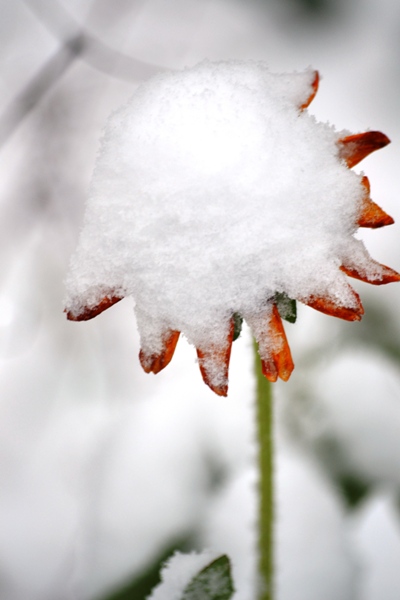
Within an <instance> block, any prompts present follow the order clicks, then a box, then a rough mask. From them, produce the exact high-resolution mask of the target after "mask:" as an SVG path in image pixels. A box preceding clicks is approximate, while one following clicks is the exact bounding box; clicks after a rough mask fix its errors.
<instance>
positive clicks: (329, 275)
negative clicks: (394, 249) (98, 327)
mask: <svg viewBox="0 0 400 600" xmlns="http://www.w3.org/2000/svg"><path fill="white" fill-rule="evenodd" d="M314 78H315V72H313V71H312V70H311V69H308V70H306V71H304V72H303V73H291V74H276V73H271V72H270V71H269V70H268V69H267V67H266V66H265V64H264V63H259V62H251V61H243V62H241V61H232V62H222V63H211V62H208V61H205V62H203V63H201V64H199V65H198V66H196V67H194V68H191V69H185V70H183V71H181V72H177V73H163V74H161V75H158V76H156V77H154V78H153V79H151V80H149V81H147V82H146V83H145V84H143V85H141V86H140V87H139V89H138V90H137V92H136V93H135V95H134V96H133V97H132V98H131V100H130V101H129V102H128V103H127V104H126V105H125V106H123V107H122V108H121V109H120V110H118V111H117V112H116V113H114V114H113V115H112V116H111V118H110V119H109V121H108V124H107V126H106V129H105V132H104V136H103V140H102V144H101V150H100V153H99V156H98V158H97V162H96V167H95V172H94V176H93V181H92V186H91V192H90V197H89V200H88V202H87V207H86V215H85V219H84V226H83V230H82V233H81V237H80V241H79V245H78V249H77V251H76V253H75V254H74V256H73V259H72V262H71V268H70V272H69V275H68V278H67V299H66V310H67V311H69V312H70V313H71V314H72V315H74V316H79V314H81V313H82V312H83V311H84V310H85V308H88V307H89V308H93V307H94V306H96V305H98V304H99V303H100V302H101V300H102V299H103V298H104V297H107V296H108V297H110V296H118V297H124V296H127V295H132V296H133V297H134V300H135V312H136V317H137V322H138V327H139V331H140V336H141V343H142V348H143V350H144V351H145V353H146V354H149V355H152V354H159V353H160V352H161V349H162V343H163V342H162V339H163V334H165V332H166V331H168V330H177V331H181V332H183V333H184V334H185V335H186V337H187V339H188V340H189V342H190V343H192V344H194V345H196V346H197V347H200V348H204V347H208V346H209V345H210V344H214V345H215V346H217V347H218V346H222V345H224V343H225V340H226V337H227V332H228V329H229V320H230V318H231V316H232V313H234V312H238V313H240V314H241V315H243V316H244V317H245V318H246V316H248V317H249V320H250V319H251V317H252V316H254V315H257V314H258V313H259V312H260V311H261V310H265V307H266V304H267V303H268V301H269V300H270V299H271V298H272V297H273V296H274V294H275V292H276V291H280V292H282V291H284V292H286V293H287V294H288V295H289V296H290V297H292V298H298V299H303V300H306V299H307V298H309V297H310V296H311V295H316V296H324V295H328V293H329V296H333V297H335V301H336V302H337V303H338V304H340V303H342V304H344V305H346V306H353V305H354V297H353V295H352V293H351V291H350V288H349V286H348V284H347V283H346V278H345V276H344V274H343V273H341V272H340V271H339V269H338V268H339V266H340V265H341V264H342V262H343V261H344V260H345V261H346V262H347V263H348V257H349V256H351V255H352V252H353V250H357V253H358V254H359V253H360V252H361V254H362V251H361V250H360V249H359V248H360V244H361V242H357V241H356V240H354V238H353V233H354V231H355V228H356V225H355V223H356V217H357V214H358V211H359V208H360V202H361V199H362V196H363V193H364V192H363V188H362V186H361V185H360V175H357V174H354V173H352V172H351V171H349V170H348V168H347V167H346V165H345V164H344V162H342V161H340V160H339V159H338V150H337V146H336V142H337V141H338V139H339V137H340V136H343V135H345V134H344V132H342V133H341V134H339V133H338V132H336V131H335V129H334V128H333V127H331V126H330V125H327V124H323V123H318V122H317V121H316V120H315V119H314V118H313V117H312V116H310V115H309V114H308V113H307V111H303V112H301V111H300V107H301V106H302V105H303V104H305V103H306V102H307V100H308V98H309V96H310V95H311V93H312V83H313V80H314ZM364 270H365V268H364Z"/></svg>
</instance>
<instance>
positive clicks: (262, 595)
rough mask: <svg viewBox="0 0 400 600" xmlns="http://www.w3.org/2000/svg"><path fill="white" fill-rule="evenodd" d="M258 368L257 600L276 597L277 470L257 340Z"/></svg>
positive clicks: (270, 407)
mask: <svg viewBox="0 0 400 600" xmlns="http://www.w3.org/2000/svg"><path fill="white" fill-rule="evenodd" d="M254 353H255V372H256V419H257V440H258V468H259V484H258V491H259V512H258V575H259V579H260V585H259V591H258V600H273V597H274V577H273V575H274V553H273V546H274V539H273V525H274V485H273V478H274V471H273V459H274V455H273V404H272V386H271V384H270V382H269V381H268V380H267V379H266V378H265V377H264V375H263V374H262V371H261V360H260V357H259V355H258V351H257V345H256V344H255V343H254Z"/></svg>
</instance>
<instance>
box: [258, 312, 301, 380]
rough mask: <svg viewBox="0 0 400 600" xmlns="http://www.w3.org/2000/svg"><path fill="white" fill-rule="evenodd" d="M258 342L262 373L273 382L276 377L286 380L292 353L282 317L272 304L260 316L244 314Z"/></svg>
mask: <svg viewBox="0 0 400 600" xmlns="http://www.w3.org/2000/svg"><path fill="white" fill-rule="evenodd" d="M246 321H247V322H248V324H249V326H250V327H251V329H252V331H253V334H254V337H255V338H256V340H257V343H258V351H259V354H260V357H261V367H262V372H263V375H264V376H265V377H266V378H267V379H269V381H272V382H275V381H276V380H277V379H278V377H280V378H281V379H283V381H287V380H288V379H289V377H290V375H291V373H292V371H293V369H294V364H293V360H292V355H291V352H290V348H289V344H288V341H287V338H286V334H285V330H284V327H283V323H282V319H281V317H280V315H279V312H278V309H277V307H276V305H275V304H274V305H273V306H272V310H271V309H269V310H268V311H267V313H266V314H265V313H264V315H261V316H257V317H254V316H246Z"/></svg>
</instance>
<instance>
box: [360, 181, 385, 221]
mask: <svg viewBox="0 0 400 600" xmlns="http://www.w3.org/2000/svg"><path fill="white" fill-rule="evenodd" d="M361 185H363V186H364V188H365V191H366V193H365V196H364V198H363V201H362V205H361V213H360V216H359V217H358V221H357V225H358V226H359V227H370V228H372V229H377V228H378V227H384V226H385V225H392V224H393V223H394V219H392V217H391V216H390V215H388V214H387V213H386V212H385V211H384V210H382V208H381V207H380V206H378V205H377V204H375V202H373V200H371V198H370V197H369V194H370V191H371V186H370V184H369V180H368V177H366V176H365V175H364V177H363V178H362V180H361Z"/></svg>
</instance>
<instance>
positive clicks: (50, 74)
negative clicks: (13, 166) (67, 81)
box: [0, 0, 162, 146]
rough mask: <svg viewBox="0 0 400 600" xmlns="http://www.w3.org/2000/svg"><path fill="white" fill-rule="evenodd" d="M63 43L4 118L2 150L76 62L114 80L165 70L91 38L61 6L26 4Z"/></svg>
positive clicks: (39, 1) (29, 0) (0, 122)
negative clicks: (80, 62) (87, 65)
mask: <svg viewBox="0 0 400 600" xmlns="http://www.w3.org/2000/svg"><path fill="white" fill-rule="evenodd" d="M24 1H25V4H26V5H27V6H29V8H30V9H31V10H32V11H33V12H34V13H35V14H36V16H37V17H38V18H39V19H40V20H41V21H42V22H43V23H44V25H45V26H46V27H47V29H49V30H50V31H51V32H52V33H53V34H54V35H55V36H56V37H57V38H58V39H59V40H60V42H61V47H60V48H59V49H58V50H57V51H56V52H55V53H54V54H53V56H51V57H50V58H49V59H48V60H47V62H46V63H45V64H44V65H43V66H42V67H41V69H40V70H39V72H38V73H36V74H35V75H34V76H33V78H32V79H31V80H30V81H29V82H28V83H27V85H26V86H25V88H24V89H23V90H22V91H21V92H20V93H19V94H18V95H17V96H16V97H15V98H13V99H12V101H11V102H10V104H9V106H8V107H7V108H6V109H5V111H4V112H3V114H2V115H1V116H0V146H2V145H3V144H4V143H5V142H6V141H7V140H8V138H9V137H10V136H11V135H12V134H13V133H14V131H15V130H16V129H17V128H18V126H19V125H20V124H21V123H22V121H23V120H24V119H25V117H26V116H27V115H28V114H29V113H30V112H31V111H32V109H34V108H35V106H37V104H38V103H39V102H40V100H41V99H42V97H43V96H44V95H45V94H46V92H47V91H48V90H50V88H52V87H53V86H54V84H55V83H56V82H57V81H58V80H59V79H60V78H61V77H62V76H63V75H64V73H65V72H66V71H67V70H68V68H69V67H70V66H71V64H72V63H73V62H74V61H75V59H76V58H79V59H80V60H83V61H85V62H86V63H87V64H89V65H90V66H92V67H93V68H95V69H97V70H98V71H101V72H103V73H106V74H107V75H110V76H112V77H117V78H119V79H121V78H122V79H125V80H128V81H135V80H138V79H139V80H141V79H147V78H148V77H150V76H151V75H153V74H155V73H157V72H159V71H161V70H162V67H159V66H157V65H152V64H149V63H146V62H143V61H140V60H137V59H135V58H132V57H130V56H128V55H125V54H122V53H120V52H118V51H117V50H114V49H113V48H110V47H109V46H107V45H106V44H103V43H102V42H101V41H100V40H98V39H96V38H95V37H94V36H92V35H91V34H89V33H88V32H87V31H85V29H84V28H82V27H81V26H80V25H79V24H78V23H77V22H76V21H75V20H74V19H73V18H72V17H71V16H70V15H69V14H68V12H67V11H65V10H64V8H62V7H61V6H60V5H59V4H57V2H53V1H51V2H49V1H48V0H24Z"/></svg>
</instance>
